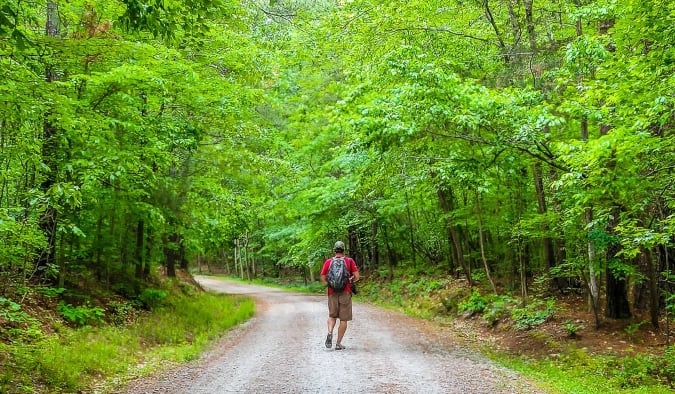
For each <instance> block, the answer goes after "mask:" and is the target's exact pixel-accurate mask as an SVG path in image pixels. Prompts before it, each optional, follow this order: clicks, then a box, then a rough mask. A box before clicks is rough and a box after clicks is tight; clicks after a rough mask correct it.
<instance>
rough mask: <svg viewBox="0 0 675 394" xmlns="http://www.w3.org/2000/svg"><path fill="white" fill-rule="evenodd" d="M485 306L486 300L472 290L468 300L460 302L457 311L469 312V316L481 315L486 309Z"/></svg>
mask: <svg viewBox="0 0 675 394" xmlns="http://www.w3.org/2000/svg"><path fill="white" fill-rule="evenodd" d="M487 306H488V300H487V298H486V297H484V296H483V295H481V294H480V292H479V291H478V290H477V289H474V290H473V292H472V293H471V296H469V299H467V300H466V301H464V302H461V303H460V304H459V308H458V309H459V311H460V312H470V313H471V314H474V313H483V312H484V311H485V310H486V309H487Z"/></svg>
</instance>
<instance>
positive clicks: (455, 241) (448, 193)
mask: <svg viewBox="0 0 675 394" xmlns="http://www.w3.org/2000/svg"><path fill="white" fill-rule="evenodd" d="M437 195H438V201H439V203H440V206H441V210H442V211H443V212H444V213H445V215H446V219H445V227H446V230H447V232H448V238H449V239H448V241H449V242H450V244H451V245H453V252H454V256H455V259H456V261H457V262H458V263H459V265H460V267H462V271H464V275H465V276H466V280H467V281H468V283H469V286H473V281H472V280H471V269H470V268H469V266H468V265H467V263H466V261H465V260H464V250H463V248H462V241H461V240H460V237H459V234H458V233H457V229H456V227H455V224H454V223H453V222H452V220H451V219H450V218H449V215H450V214H452V211H454V202H453V199H454V196H453V194H452V190H450V189H447V190H446V189H440V188H439V189H438V192H437Z"/></svg>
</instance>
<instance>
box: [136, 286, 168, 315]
mask: <svg viewBox="0 0 675 394" xmlns="http://www.w3.org/2000/svg"><path fill="white" fill-rule="evenodd" d="M167 295H168V293H167V292H166V291H164V290H159V289H145V290H143V291H142V292H141V294H140V295H139V296H138V300H139V301H140V302H141V303H142V304H143V306H144V307H146V308H147V309H148V310H154V309H155V308H157V307H158V306H160V305H161V304H162V302H163V300H164V299H165V298H166V296H167Z"/></svg>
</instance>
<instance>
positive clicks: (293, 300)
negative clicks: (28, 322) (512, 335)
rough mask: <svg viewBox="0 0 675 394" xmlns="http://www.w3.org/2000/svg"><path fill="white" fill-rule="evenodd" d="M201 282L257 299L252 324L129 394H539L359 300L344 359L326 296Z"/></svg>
mask: <svg viewBox="0 0 675 394" xmlns="http://www.w3.org/2000/svg"><path fill="white" fill-rule="evenodd" d="M197 280H198V281H199V283H201V284H202V286H204V287H205V288H207V289H209V290H212V291H216V292H225V293H231V294H246V295H249V296H251V297H253V298H254V299H255V300H256V309H257V310H256V315H255V317H254V318H253V319H251V320H250V321H249V322H247V323H246V324H244V325H242V326H241V327H239V328H237V329H235V330H233V331H232V332H230V333H229V334H228V335H227V336H226V337H225V338H224V339H223V340H221V341H220V342H219V343H218V344H217V346H215V347H214V349H213V350H212V351H210V352H209V353H207V354H205V355H204V357H202V359H200V360H199V361H197V362H195V363H191V364H189V365H187V366H183V367H180V368H178V369H174V370H171V371H168V372H165V373H164V374H163V375H162V376H156V377H154V378H150V379H143V380H141V381H137V382H134V383H133V384H131V385H130V386H129V387H128V388H127V389H126V391H124V392H125V393H134V394H136V393H186V394H187V393H190V394H192V393H195V394H196V393H209V394H212V393H337V392H346V393H490V394H495V393H544V391H542V390H540V389H538V388H536V387H534V386H532V385H530V384H529V383H527V381H525V380H524V379H522V378H521V377H520V376H519V375H518V374H516V373H515V372H512V371H509V370H506V369H504V368H501V367H498V366H495V365H494V364H493V363H491V362H490V361H488V360H486V359H484V358H483V357H481V356H479V355H477V354H474V353H472V352H471V351H468V350H465V349H461V348H459V347H458V346H456V345H453V343H452V340H451V338H447V337H444V336H443V334H442V333H441V332H440V331H439V330H437V329H434V327H433V325H432V324H429V323H426V322H424V321H421V320H419V319H414V318H410V317H407V316H404V315H401V314H398V313H395V312H391V311H386V310H383V309H379V308H376V307H373V306H369V305H366V304H362V303H359V302H358V297H356V298H355V300H356V302H355V303H354V321H352V322H351V323H350V325H349V328H348V330H347V334H346V335H345V338H344V340H343V344H344V345H345V346H347V349H346V350H341V351H336V350H333V349H327V348H326V347H325V346H324V340H325V336H326V315H327V306H326V299H325V297H324V296H312V295H302V294H297V293H290V292H286V291H282V290H277V289H271V288H266V287H261V286H253V285H245V284H241V283H234V282H228V281H224V280H220V279H215V278H209V277H198V278H197ZM336 333H337V331H336Z"/></svg>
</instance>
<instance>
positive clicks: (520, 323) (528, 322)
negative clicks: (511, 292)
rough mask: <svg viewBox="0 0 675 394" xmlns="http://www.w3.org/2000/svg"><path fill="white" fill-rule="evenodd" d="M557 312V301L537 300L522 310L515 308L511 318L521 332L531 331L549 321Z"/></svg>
mask: <svg viewBox="0 0 675 394" xmlns="http://www.w3.org/2000/svg"><path fill="white" fill-rule="evenodd" d="M554 311H555V301H553V300H548V301H543V300H539V299H535V300H533V301H532V302H530V303H529V304H527V305H525V306H524V307H522V308H513V310H511V318H512V319H513V322H514V323H515V326H516V328H517V329H519V330H529V329H531V328H533V327H536V326H538V325H540V324H542V323H544V322H545V321H546V320H548V319H549V318H550V317H551V316H553V313H554Z"/></svg>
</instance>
